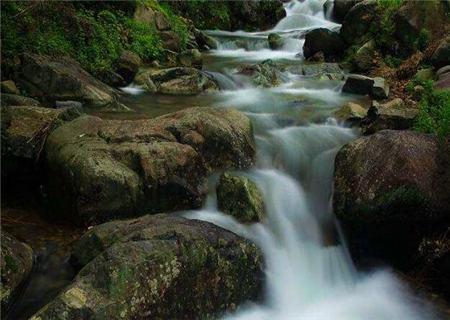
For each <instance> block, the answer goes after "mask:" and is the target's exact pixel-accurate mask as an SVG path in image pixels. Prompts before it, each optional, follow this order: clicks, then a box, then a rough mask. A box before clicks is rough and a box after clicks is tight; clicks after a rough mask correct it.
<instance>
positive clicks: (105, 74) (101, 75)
mask: <svg viewBox="0 0 450 320" xmlns="http://www.w3.org/2000/svg"><path fill="white" fill-rule="evenodd" d="M95 75H96V77H97V79H99V80H100V81H102V82H104V83H106V84H107V85H108V86H111V87H114V88H118V87H126V86H127V82H126V81H125V79H124V78H123V77H122V76H121V75H120V74H118V73H116V72H114V71H111V70H109V69H100V70H98V71H97V72H96V73H95Z"/></svg>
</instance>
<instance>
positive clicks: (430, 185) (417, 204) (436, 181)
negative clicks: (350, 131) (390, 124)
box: [333, 130, 450, 265]
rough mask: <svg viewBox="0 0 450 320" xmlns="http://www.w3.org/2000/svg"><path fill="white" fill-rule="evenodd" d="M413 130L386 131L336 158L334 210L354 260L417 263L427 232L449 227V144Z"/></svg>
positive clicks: (346, 148)
mask: <svg viewBox="0 0 450 320" xmlns="http://www.w3.org/2000/svg"><path fill="white" fill-rule="evenodd" d="M441 143H443V142H440V141H439V139H438V138H437V137H435V136H432V135H428V134H421V133H417V132H413V131H393V130H384V131H380V132H377V133H375V134H373V135H370V136H367V137H363V138H359V139H357V140H355V141H353V142H351V143H349V144H347V145H345V146H344V147H343V148H342V149H341V150H340V151H339V152H338V154H337V156H336V160H335V173H334V196H333V205H334V211H335V213H336V215H337V217H338V218H339V219H340V220H341V222H342V223H343V225H344V228H345V229H346V231H347V236H348V237H349V245H350V248H351V250H352V252H353V257H354V258H355V259H356V260H359V259H360V258H362V257H376V258H382V259H389V261H390V262H393V263H394V264H401V265H407V264H410V263H413V261H415V258H414V257H415V253H416V252H417V248H418V245H419V243H420V241H421V240H422V238H423V237H424V236H425V235H426V234H427V232H430V231H433V226H434V230H436V226H445V227H446V226H448V225H449V222H450V201H449V200H450V198H449V194H448V192H446V190H447V189H448V185H449V183H450V170H449V169H450V166H448V164H449V163H450V162H449V161H450V159H449V154H450V153H449V152H448V151H449V150H448V145H447V146H445V145H441Z"/></svg>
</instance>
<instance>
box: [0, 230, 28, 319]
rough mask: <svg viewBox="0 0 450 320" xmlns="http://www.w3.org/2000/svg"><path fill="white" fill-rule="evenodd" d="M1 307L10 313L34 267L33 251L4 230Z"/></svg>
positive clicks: (0, 288) (4, 311)
mask: <svg viewBox="0 0 450 320" xmlns="http://www.w3.org/2000/svg"><path fill="white" fill-rule="evenodd" d="M1 251H2V255H1V257H0V265H1V274H2V277H1V278H2V279H1V287H0V291H1V307H2V314H3V315H5V314H6V313H7V312H8V309H9V307H10V306H11V305H12V304H13V303H14V300H15V298H17V296H18V295H19V293H20V290H21V288H22V287H23V285H24V284H25V282H26V280H27V278H28V276H29V274H30V272H31V269H32V267H33V250H31V248H30V247H29V246H28V245H26V244H25V243H23V242H20V241H18V240H17V239H15V238H14V237H12V236H11V235H9V234H8V233H6V232H5V231H4V230H2V232H1Z"/></svg>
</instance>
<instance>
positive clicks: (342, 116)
mask: <svg viewBox="0 0 450 320" xmlns="http://www.w3.org/2000/svg"><path fill="white" fill-rule="evenodd" d="M334 115H335V116H336V118H338V119H339V120H344V121H346V122H349V123H351V124H357V123H359V122H360V121H361V120H362V119H364V118H365V117H366V115H367V110H366V109H364V108H363V107H361V106H360V105H359V104H356V103H353V102H349V103H347V104H346V105H345V106H343V107H342V108H340V109H338V110H336V111H335V112H334Z"/></svg>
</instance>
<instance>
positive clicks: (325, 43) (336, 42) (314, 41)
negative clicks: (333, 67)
mask: <svg viewBox="0 0 450 320" xmlns="http://www.w3.org/2000/svg"><path fill="white" fill-rule="evenodd" d="M343 49H344V43H343V42H342V40H341V37H340V35H339V33H337V32H334V31H331V30H329V29H326V28H319V29H314V30H312V31H309V32H308V33H307V34H306V35H305V43H304V44H303V55H304V56H305V58H306V59H308V58H310V57H312V56H314V55H315V54H316V53H318V52H322V53H323V55H324V57H325V60H326V61H329V60H332V59H334V58H337V57H339V56H341V55H342V51H343Z"/></svg>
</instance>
